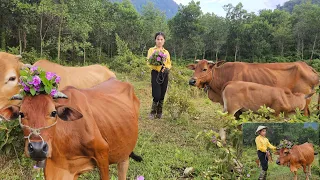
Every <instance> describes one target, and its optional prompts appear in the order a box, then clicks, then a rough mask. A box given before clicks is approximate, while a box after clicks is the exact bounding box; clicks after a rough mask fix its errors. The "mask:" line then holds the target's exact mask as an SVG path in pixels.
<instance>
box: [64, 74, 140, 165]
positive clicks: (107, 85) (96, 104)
mask: <svg viewBox="0 0 320 180" xmlns="http://www.w3.org/2000/svg"><path fill="white" fill-rule="evenodd" d="M62 92H63V93H65V94H66V95H67V96H68V97H69V96H70V98H69V99H68V100H59V102H60V103H63V104H67V105H69V106H71V107H74V108H75V109H77V110H79V111H80V112H81V113H84V119H85V118H86V119H85V121H87V122H86V123H90V127H87V128H88V130H86V131H87V132H88V133H96V132H97V131H96V130H98V131H99V132H98V133H99V135H100V136H101V137H102V138H103V140H104V141H105V142H107V143H108V145H109V147H110V150H109V153H110V157H109V161H110V163H115V162H116V161H118V160H119V159H120V160H121V159H122V160H125V158H127V156H128V155H129V154H130V153H131V152H132V151H133V149H134V147H135V144H136V141H137V138H138V116H139V107H140V102H139V100H138V98H137V97H136V95H135V94H134V90H133V86H132V85H131V84H129V83H125V82H121V81H118V80H116V79H115V78H111V79H110V80H108V81H105V82H103V83H101V84H99V85H97V86H95V87H92V88H88V89H76V88H74V87H67V88H66V89H65V90H63V91H62ZM79 98H81V99H82V100H79ZM89 121H91V122H89ZM94 129H95V130H94Z"/></svg>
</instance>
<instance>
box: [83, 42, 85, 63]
mask: <svg viewBox="0 0 320 180" xmlns="http://www.w3.org/2000/svg"><path fill="white" fill-rule="evenodd" d="M85 64H86V46H85V45H84V46H83V65H85Z"/></svg>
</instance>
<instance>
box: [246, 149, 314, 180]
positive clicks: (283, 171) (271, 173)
mask: <svg viewBox="0 0 320 180" xmlns="http://www.w3.org/2000/svg"><path fill="white" fill-rule="evenodd" d="M243 155H244V156H245V157H248V158H247V160H246V163H245V164H244V166H250V167H252V171H251V174H250V177H251V179H258V177H259V173H260V171H261V167H258V166H257V164H256V163H255V159H257V157H258V156H257V153H256V149H255V147H245V148H244V152H243ZM272 158H273V162H269V164H268V176H267V177H268V178H267V179H272V180H285V179H293V177H294V174H293V173H292V172H291V171H290V168H289V167H286V166H279V165H277V164H276V160H277V155H274V154H273V157H272ZM312 166H314V167H313V168H312V170H311V173H312V177H311V178H310V180H320V174H319V170H318V171H317V172H316V170H315V169H320V165H319V155H315V159H314V161H313V163H312ZM297 174H298V179H305V174H304V172H303V169H302V168H300V169H299V170H298V173H297Z"/></svg>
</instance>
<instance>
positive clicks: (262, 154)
mask: <svg viewBox="0 0 320 180" xmlns="http://www.w3.org/2000/svg"><path fill="white" fill-rule="evenodd" d="M258 157H259V160H260V164H261V167H262V170H264V171H267V170H268V157H267V153H265V152H262V151H260V150H258Z"/></svg>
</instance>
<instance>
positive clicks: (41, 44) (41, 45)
mask: <svg viewBox="0 0 320 180" xmlns="http://www.w3.org/2000/svg"><path fill="white" fill-rule="evenodd" d="M40 41H41V42H40V57H42V52H43V51H42V47H43V39H42V15H41V16H40Z"/></svg>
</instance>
